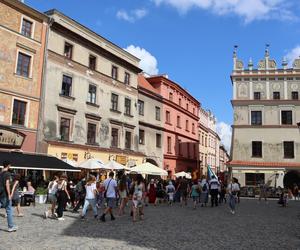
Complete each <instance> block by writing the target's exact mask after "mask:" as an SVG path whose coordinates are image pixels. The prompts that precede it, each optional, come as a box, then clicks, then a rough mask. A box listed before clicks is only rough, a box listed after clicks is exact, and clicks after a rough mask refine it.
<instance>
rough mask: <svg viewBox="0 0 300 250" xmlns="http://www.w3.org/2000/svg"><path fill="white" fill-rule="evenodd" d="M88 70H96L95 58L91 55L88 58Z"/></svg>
mask: <svg viewBox="0 0 300 250" xmlns="http://www.w3.org/2000/svg"><path fill="white" fill-rule="evenodd" d="M89 68H90V69H91V70H95V69H96V57H95V56H93V55H90V56H89Z"/></svg>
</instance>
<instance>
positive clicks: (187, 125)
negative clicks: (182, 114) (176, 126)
mask: <svg viewBox="0 0 300 250" xmlns="http://www.w3.org/2000/svg"><path fill="white" fill-rule="evenodd" d="M185 130H186V131H189V120H186V121H185Z"/></svg>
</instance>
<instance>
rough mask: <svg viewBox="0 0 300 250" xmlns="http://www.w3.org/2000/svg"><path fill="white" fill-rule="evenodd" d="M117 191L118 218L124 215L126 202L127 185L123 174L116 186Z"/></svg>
mask: <svg viewBox="0 0 300 250" xmlns="http://www.w3.org/2000/svg"><path fill="white" fill-rule="evenodd" d="M118 191H119V196H120V199H121V201H120V207H119V216H122V215H124V214H125V206H126V204H127V202H128V193H129V190H128V183H127V177H126V175H125V174H123V175H122V177H121V178H120V181H119V184H118Z"/></svg>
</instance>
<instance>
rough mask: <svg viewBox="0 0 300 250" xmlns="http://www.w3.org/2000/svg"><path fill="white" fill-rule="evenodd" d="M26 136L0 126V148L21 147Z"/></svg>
mask: <svg viewBox="0 0 300 250" xmlns="http://www.w3.org/2000/svg"><path fill="white" fill-rule="evenodd" d="M25 137H26V135H25V134H23V133H21V132H19V131H18V130H15V129H11V128H7V127H5V126H1V125H0V147H1V148H16V149H19V148H21V147H22V144H23V142H24V139H25Z"/></svg>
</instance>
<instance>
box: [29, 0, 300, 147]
mask: <svg viewBox="0 0 300 250" xmlns="http://www.w3.org/2000/svg"><path fill="white" fill-rule="evenodd" d="M25 3H26V4H28V5H30V6H32V7H34V8H36V9H38V10H40V11H46V10H48V9H51V8H56V9H58V10H60V11H62V12H63V13H65V14H66V15H68V16H70V17H72V18H73V19H76V20H77V21H78V22H80V23H82V24H84V25H85V26H87V27H89V28H91V29H93V30H94V31H95V32H97V33H99V34H100V35H102V36H104V37H105V38H107V39H109V40H111V41H112V42H114V43H115V44H117V45H119V46H120V47H122V48H127V47H128V46H130V45H133V46H131V48H130V51H132V52H133V53H135V54H136V55H138V56H142V57H143V58H142V59H143V60H142V61H143V62H142V63H143V68H144V69H145V70H147V71H150V72H149V73H152V72H154V73H155V72H159V73H167V74H168V75H169V77H170V78H171V79H172V80H174V81H176V82H178V83H179V84H181V85H182V86H183V87H184V88H186V89H187V90H188V91H189V92H190V93H191V94H192V95H193V96H195V97H196V98H197V99H198V100H199V101H200V102H201V104H202V106H203V107H204V108H207V109H210V110H212V112H213V113H214V114H215V115H216V117H217V119H218V121H219V122H224V124H223V123H222V124H221V125H220V126H219V131H220V133H221V137H222V136H223V134H224V138H222V139H224V140H226V138H225V137H226V136H227V142H225V143H227V144H228V141H229V134H230V131H229V130H230V129H229V127H228V126H226V124H229V125H230V124H232V117H233V115H232V107H231V104H230V100H231V97H232V88H231V81H230V73H231V70H232V51H233V46H234V45H235V44H237V45H239V49H238V56H239V57H240V58H241V59H243V60H244V62H245V63H247V62H248V59H249V58H250V57H252V59H253V62H254V65H257V62H258V60H259V59H261V58H262V57H263V55H264V48H265V44H266V43H269V44H270V45H271V47H270V53H271V57H273V58H274V59H276V61H277V65H281V60H282V57H283V56H286V55H287V56H288V59H290V60H292V58H294V57H297V56H299V55H300V41H299V37H300V28H299V27H300V26H299V24H300V22H299V19H298V18H300V15H299V14H300V1H299V0H88V1H81V0H64V1H61V0H51V1H49V0H25ZM137 47H139V48H137ZM148 52H149V53H148ZM151 55H152V56H151ZM156 62H157V64H155V63H156Z"/></svg>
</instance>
